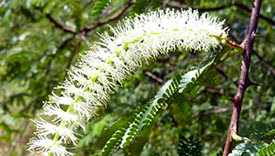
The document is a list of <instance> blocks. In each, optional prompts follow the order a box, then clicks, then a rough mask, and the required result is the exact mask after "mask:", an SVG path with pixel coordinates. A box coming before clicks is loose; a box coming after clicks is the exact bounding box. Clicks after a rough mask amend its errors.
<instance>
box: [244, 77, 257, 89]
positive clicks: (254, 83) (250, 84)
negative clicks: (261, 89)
mask: <svg viewBox="0 0 275 156" xmlns="http://www.w3.org/2000/svg"><path fill="white" fill-rule="evenodd" d="M249 86H260V85H259V84H258V83H256V82H252V81H250V79H247V84H246V87H247V88H248V87H249Z"/></svg>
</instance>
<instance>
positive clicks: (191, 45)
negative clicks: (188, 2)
mask: <svg viewBox="0 0 275 156" xmlns="http://www.w3.org/2000/svg"><path fill="white" fill-rule="evenodd" d="M223 24H224V22H223V21H222V22H220V21H218V20H217V19H216V18H213V17H209V15H208V14H207V13H205V14H202V15H201V16H199V14H198V12H197V11H192V10H191V9H189V10H186V11H183V10H181V11H174V10H164V11H163V10H158V11H154V12H150V13H148V14H142V15H139V16H137V17H136V18H134V19H129V18H128V19H125V20H123V21H122V22H121V23H119V24H118V26H117V27H115V28H114V27H110V30H111V34H112V35H108V34H107V33H105V34H102V35H101V40H100V41H98V42H95V43H94V45H93V46H92V48H91V50H90V51H88V52H87V54H86V55H84V56H83V58H82V59H81V60H80V61H79V62H78V63H77V64H76V65H75V66H74V67H72V68H71V70H70V71H69V73H68V75H69V76H68V77H67V79H66V80H65V82H64V83H63V84H61V85H60V86H58V87H56V88H55V89H57V90H61V94H60V95H56V94H54V93H53V94H52V95H51V96H50V98H49V101H48V102H46V103H45V106H44V110H45V111H44V113H42V114H44V115H47V116H53V121H52V123H49V122H47V121H45V120H44V119H40V120H37V121H34V123H35V124H36V125H37V136H36V137H35V138H33V139H32V140H31V141H30V143H29V150H30V151H36V152H39V153H43V154H44V155H49V156H70V155H73V153H71V152H68V151H67V149H66V148H65V146H66V144H68V143H70V142H72V143H73V144H76V140H77V138H76V136H75V132H73V128H74V127H77V126H81V127H82V128H84V123H85V121H87V120H88V119H90V118H92V117H93V116H95V115H96V112H97V111H98V109H99V108H100V107H103V106H106V103H107V99H108V95H109V93H110V92H112V91H113V89H114V88H115V87H117V86H118V84H119V83H122V82H123V80H125V79H127V78H128V77H129V76H131V75H132V74H134V72H135V70H136V69H137V67H139V66H141V65H142V62H148V61H149V60H150V59H152V58H156V57H158V56H159V55H160V54H167V53H168V52H171V51H173V50H175V49H176V48H182V49H186V50H188V49H194V50H202V51H209V50H211V49H213V48H216V47H217V46H218V45H219V44H220V43H219V41H217V40H216V38H215V37H213V36H221V37H222V38H226V37H227V28H223ZM61 108H67V109H66V110H65V111H64V110H63V109H61ZM51 138H52V139H51Z"/></svg>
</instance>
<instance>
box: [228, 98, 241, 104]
mask: <svg viewBox="0 0 275 156" xmlns="http://www.w3.org/2000/svg"><path fill="white" fill-rule="evenodd" d="M238 99H239V98H238V97H237V98H236V97H235V98H228V99H227V100H229V101H231V102H232V103H233V104H234V105H237V102H238Z"/></svg>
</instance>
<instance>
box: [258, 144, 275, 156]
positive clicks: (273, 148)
mask: <svg viewBox="0 0 275 156" xmlns="http://www.w3.org/2000/svg"><path fill="white" fill-rule="evenodd" d="M274 154H275V144H274V143H271V144H269V145H268V146H266V147H264V148H262V149H260V150H259V151H258V153H257V155H258V156H273V155H274Z"/></svg>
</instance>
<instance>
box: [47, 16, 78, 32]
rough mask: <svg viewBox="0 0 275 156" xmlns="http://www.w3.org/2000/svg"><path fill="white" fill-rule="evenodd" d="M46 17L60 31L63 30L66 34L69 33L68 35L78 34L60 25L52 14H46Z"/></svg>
mask: <svg viewBox="0 0 275 156" xmlns="http://www.w3.org/2000/svg"><path fill="white" fill-rule="evenodd" d="M46 17H47V18H48V19H49V21H50V22H51V23H53V24H54V26H55V27H56V28H58V29H60V30H63V31H64V32H68V33H72V34H75V33H76V32H75V31H74V30H72V29H69V28H65V27H64V26H62V25H61V24H60V23H58V22H57V21H56V20H55V19H54V18H53V17H52V16H51V15H50V14H46Z"/></svg>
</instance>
